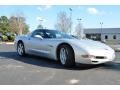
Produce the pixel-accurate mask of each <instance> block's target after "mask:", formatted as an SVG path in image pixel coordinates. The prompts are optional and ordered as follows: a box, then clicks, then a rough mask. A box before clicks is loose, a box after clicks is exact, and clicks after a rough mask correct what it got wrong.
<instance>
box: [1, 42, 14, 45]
mask: <svg viewBox="0 0 120 90" xmlns="http://www.w3.org/2000/svg"><path fill="white" fill-rule="evenodd" d="M0 44H7V45H13V44H14V42H2V43H0Z"/></svg>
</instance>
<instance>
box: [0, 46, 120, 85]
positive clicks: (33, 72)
mask: <svg viewBox="0 0 120 90" xmlns="http://www.w3.org/2000/svg"><path fill="white" fill-rule="evenodd" d="M0 84H1V85H74V84H77V85H120V52H116V59H115V60H114V61H113V62H109V63H105V64H100V65H84V64H80V63H77V64H76V66H75V67H73V68H64V67H62V66H61V65H60V64H59V62H56V61H52V60H49V59H45V58H41V57H36V56H31V55H28V56H26V57H20V56H18V54H17V53H16V51H15V49H14V46H13V45H6V44H0Z"/></svg>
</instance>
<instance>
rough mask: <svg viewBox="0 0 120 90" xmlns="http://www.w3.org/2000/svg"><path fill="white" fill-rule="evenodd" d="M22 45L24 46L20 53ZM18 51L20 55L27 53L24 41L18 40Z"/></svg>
mask: <svg viewBox="0 0 120 90" xmlns="http://www.w3.org/2000/svg"><path fill="white" fill-rule="evenodd" d="M20 47H23V48H21V50H22V52H21V53H20ZM17 53H18V55H19V56H25V55H26V54H25V47H24V44H23V42H18V44H17Z"/></svg>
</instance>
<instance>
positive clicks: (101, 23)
mask: <svg viewBox="0 0 120 90" xmlns="http://www.w3.org/2000/svg"><path fill="white" fill-rule="evenodd" d="M100 26H101V40H102V28H103V22H100Z"/></svg>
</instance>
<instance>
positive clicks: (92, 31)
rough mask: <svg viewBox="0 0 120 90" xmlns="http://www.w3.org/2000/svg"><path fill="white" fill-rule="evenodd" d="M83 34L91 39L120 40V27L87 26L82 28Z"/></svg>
mask: <svg viewBox="0 0 120 90" xmlns="http://www.w3.org/2000/svg"><path fill="white" fill-rule="evenodd" d="M84 34H85V36H86V37H87V38H89V39H93V40H100V41H106V40H120V28H88V29H84Z"/></svg>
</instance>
